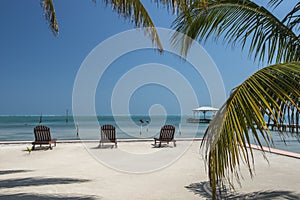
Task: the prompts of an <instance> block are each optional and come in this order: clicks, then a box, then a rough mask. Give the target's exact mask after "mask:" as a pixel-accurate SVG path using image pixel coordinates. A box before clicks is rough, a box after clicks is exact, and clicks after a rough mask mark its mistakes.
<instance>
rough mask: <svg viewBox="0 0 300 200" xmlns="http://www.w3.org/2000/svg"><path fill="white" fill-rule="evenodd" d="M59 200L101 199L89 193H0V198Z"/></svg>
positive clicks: (0, 199) (11, 199) (3, 199)
mask: <svg viewBox="0 0 300 200" xmlns="http://www.w3.org/2000/svg"><path fill="white" fill-rule="evenodd" d="M15 199H21V200H32V199H39V200H50V199H51V200H61V199H70V200H96V199H102V198H101V197H97V196H89V195H84V196H83V195H67V194H55V195H41V194H26V193H18V194H6V195H1V196H0V200H15Z"/></svg>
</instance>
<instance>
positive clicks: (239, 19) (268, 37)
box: [172, 0, 300, 63]
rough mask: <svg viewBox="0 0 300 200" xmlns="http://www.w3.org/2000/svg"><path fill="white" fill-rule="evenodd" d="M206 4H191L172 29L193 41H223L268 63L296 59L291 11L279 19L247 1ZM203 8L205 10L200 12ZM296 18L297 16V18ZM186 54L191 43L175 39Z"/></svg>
mask: <svg viewBox="0 0 300 200" xmlns="http://www.w3.org/2000/svg"><path fill="white" fill-rule="evenodd" d="M207 2H208V3H207V5H205V6H204V5H203V3H202V2H201V1H195V2H194V3H193V4H192V5H191V6H190V7H189V8H188V9H187V10H186V11H184V12H182V13H181V14H180V15H179V16H178V17H177V19H176V20H175V21H174V23H173V25H172V26H173V28H175V29H176V30H177V31H178V32H181V33H184V34H186V35H187V36H189V37H191V38H192V39H195V40H200V41H206V40H207V39H208V38H209V37H214V38H215V39H218V38H223V39H224V41H226V42H227V43H228V44H232V45H233V46H236V45H240V46H242V48H245V47H248V48H249V49H248V50H249V54H250V55H254V59H258V60H259V61H264V60H267V61H268V62H269V63H272V62H273V61H274V60H275V62H277V63H278V62H289V61H295V60H299V55H300V42H299V41H300V40H299V37H298V35H296V34H295V33H294V32H293V29H291V27H292V26H293V27H294V26H295V23H296V22H297V21H298V20H299V19H298V18H297V16H298V15H295V14H296V11H299V8H298V7H299V5H298V4H297V5H296V6H295V12H294V13H291V16H293V20H290V19H291V17H288V16H287V19H289V20H283V21H281V20H279V19H277V18H276V17H275V16H274V15H273V14H272V13H271V12H269V11H268V10H267V9H265V8H264V7H262V6H259V5H257V4H256V3H254V2H252V1H249V0H210V1H207ZM204 7H205V9H204ZM298 17H299V16H298ZM178 37H179V36H178V35H176V34H175V36H174V38H173V40H174V41H175V42H177V43H178V42H179V43H181V44H180V45H181V46H182V54H183V55H186V54H187V51H188V49H189V47H190V45H191V42H192V40H187V39H185V38H178Z"/></svg>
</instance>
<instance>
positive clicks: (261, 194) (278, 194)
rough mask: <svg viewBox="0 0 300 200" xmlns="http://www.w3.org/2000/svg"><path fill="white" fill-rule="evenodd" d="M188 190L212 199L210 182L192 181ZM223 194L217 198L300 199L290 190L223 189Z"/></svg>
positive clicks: (254, 199) (255, 199)
mask: <svg viewBox="0 0 300 200" xmlns="http://www.w3.org/2000/svg"><path fill="white" fill-rule="evenodd" d="M185 188H187V189H188V190H190V191H192V192H194V194H195V195H199V196H200V197H202V198H207V199H211V188H210V185H209V182H200V183H192V184H190V185H188V186H185ZM221 193H222V194H220V193H219V194H218V198H217V199H229V200H230V199H232V200H233V199H253V200H265V199H274V198H278V199H288V200H292V199H293V200H297V199H298V200H300V196H299V194H296V193H293V192H290V191H271V190H265V191H258V192H251V193H243V194H239V193H236V192H230V191H222V192H221Z"/></svg>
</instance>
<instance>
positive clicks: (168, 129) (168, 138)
mask: <svg viewBox="0 0 300 200" xmlns="http://www.w3.org/2000/svg"><path fill="white" fill-rule="evenodd" d="M174 133H175V127H174V126H173V125H164V126H163V127H162V128H161V129H160V134H159V138H154V145H155V146H156V143H157V142H159V145H158V146H159V147H161V143H162V142H165V143H167V144H169V142H173V143H174V147H176V140H175V139H174Z"/></svg>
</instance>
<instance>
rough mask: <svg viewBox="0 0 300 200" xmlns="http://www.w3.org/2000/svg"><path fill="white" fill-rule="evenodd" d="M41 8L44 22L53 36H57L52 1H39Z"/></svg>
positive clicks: (56, 24)
mask: <svg viewBox="0 0 300 200" xmlns="http://www.w3.org/2000/svg"><path fill="white" fill-rule="evenodd" d="M41 6H42V7H43V9H44V14H45V18H46V21H47V22H48V23H49V27H50V29H51V31H52V32H53V34H54V35H55V36H57V35H58V23H57V21H56V15H55V10H54V6H53V2H52V0H41Z"/></svg>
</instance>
